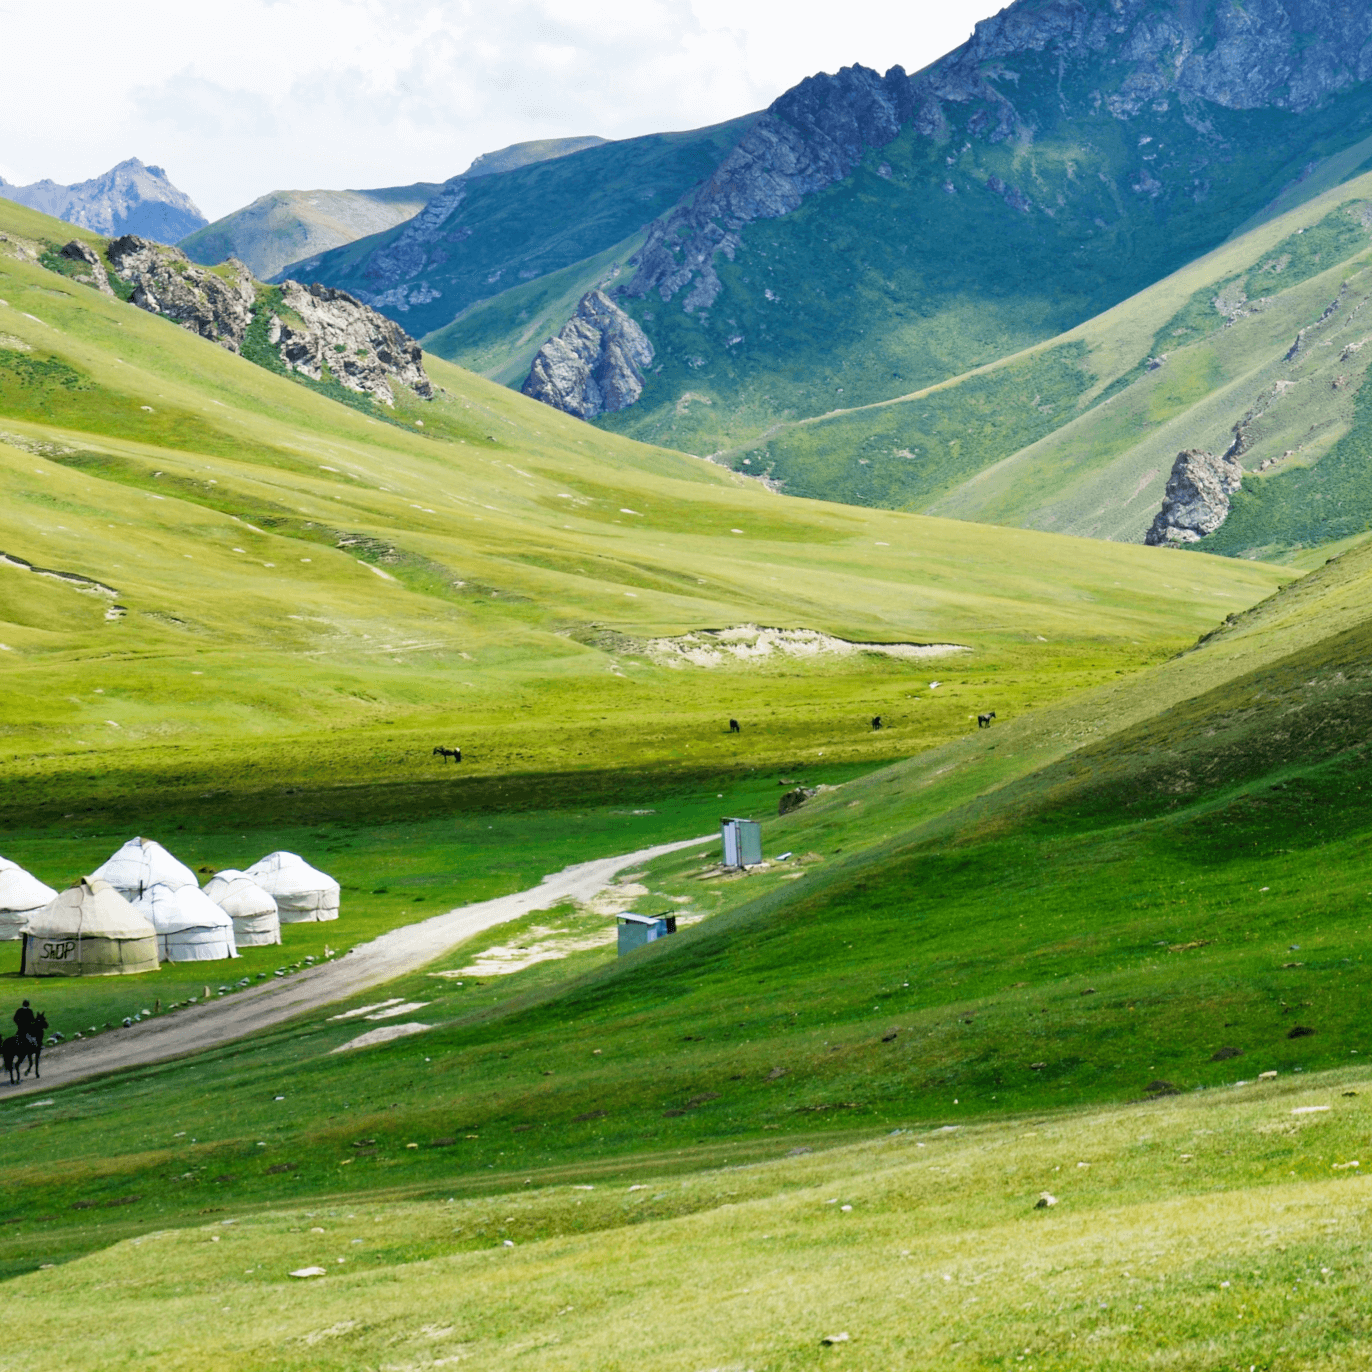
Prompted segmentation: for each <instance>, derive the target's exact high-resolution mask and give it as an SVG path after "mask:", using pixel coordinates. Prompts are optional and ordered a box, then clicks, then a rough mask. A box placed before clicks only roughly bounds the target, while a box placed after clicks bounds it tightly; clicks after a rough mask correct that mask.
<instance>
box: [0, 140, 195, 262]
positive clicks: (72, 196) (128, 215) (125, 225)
mask: <svg viewBox="0 0 1372 1372" xmlns="http://www.w3.org/2000/svg"><path fill="white" fill-rule="evenodd" d="M0 197H3V198H4V199H6V200H13V201H15V202H16V203H18V204H20V205H27V206H28V207H29V208H30V209H35V210H39V211H41V212H42V213H43V214H49V215H52V216H53V217H54V218H57V219H65V220H66V221H67V222H68V223H69V224H78V225H80V226H81V228H83V229H91V230H93V231H94V232H95V233H102V234H105V235H107V236H109V237H117V236H118V235H119V234H124V233H136V234H140V235H142V237H144V238H152V239H155V240H156V241H157V242H159V243H175V242H176V240H177V239H178V238H184V237H185V236H186V235H187V234H188V233H191V232H193V231H194V230H196V229H199V228H201V227H202V226H203V225H204V224H205V216H204V215H203V214H201V213H200V211H199V210H198V209H197V208H196V207H195V204H194V202H193V201H192V200H191V198H190V196H188V195H187V194H186V193H185V192H184V191H179V190H177V189H176V187H175V186H173V185H172V183H171V182H170V181H169V180H168V179H167V173H166V172H164V171H163V170H162V168H161V167H150V166H146V165H145V164H144V163H142V162H140V161H139V160H138V159H137V158H136V157H130V158H129V159H128V160H127V161H125V162H120V163H119V164H118V165H117V166H115V167H111V168H110V170H109V171H107V172H106V173H105V174H104V175H103V176H96V177H92V178H91V179H90V180H89V181H78V182H77V183H76V184H75V185H72V186H59V185H58V184H57V183H56V182H55V181H35V182H34V183H33V184H32V185H30V186H12V185H10V183H9V182H8V181H6V180H5V179H4V178H3V177H0Z"/></svg>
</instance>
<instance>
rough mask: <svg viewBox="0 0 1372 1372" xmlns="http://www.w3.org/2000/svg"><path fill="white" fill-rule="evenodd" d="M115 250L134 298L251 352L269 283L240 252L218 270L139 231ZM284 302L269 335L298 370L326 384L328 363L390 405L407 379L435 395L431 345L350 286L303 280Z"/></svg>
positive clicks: (289, 285) (285, 288)
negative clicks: (427, 367) (428, 361)
mask: <svg viewBox="0 0 1372 1372" xmlns="http://www.w3.org/2000/svg"><path fill="white" fill-rule="evenodd" d="M107 251H108V256H109V260H110V265H111V266H112V267H113V268H114V270H115V273H116V275H118V277H119V278H120V280H122V281H126V282H128V283H129V284H130V285H131V286H132V287H133V295H132V297H131V300H132V303H133V304H135V305H137V306H138V307H139V309H143V310H148V311H149V312H150V313H152V314H160V315H162V316H163V317H164V318H167V319H171V320H174V321H175V322H176V323H178V324H180V325H181V327H182V328H184V329H189V330H190V331H191V332H192V333H196V334H199V335H200V337H201V338H207V339H210V340H211V341H212V342H215V343H218V344H219V345H220V346H221V347H224V348H227V349H228V350H229V351H230V352H234V353H236V352H241V351H242V348H243V341H244V339H245V338H246V337H247V333H248V329H249V328H250V327H251V325H252V323H253V320H254V319H255V318H256V316H257V314H258V312H259V310H260V309H261V308H263V306H262V304H261V303H260V301H259V296H258V290H259V283H258V282H257V281H255V280H254V279H253V274H252V273H251V272H250V271H249V270H248V269H247V267H245V266H244V265H243V264H242V263H241V262H239V261H237V260H235V259H234V258H232V257H231V258H230V259H229V260H228V262H226V263H225V264H224V265H223V266H221V267H220V268H218V269H216V270H214V271H211V270H209V269H208V268H205V267H199V266H196V265H195V263H193V262H191V261H190V259H189V258H187V256H186V255H185V253H183V252H182V251H181V250H180V249H179V248H169V247H167V246H165V245H164V244H162V243H153V242H151V241H149V240H148V239H146V238H139V237H137V236H135V235H133V234H126V235H125V236H124V237H123V238H118V239H116V240H115V241H114V242H113V243H111V244H110V246H109V248H108V250H107ZM106 284H107V285H108V282H107V283H106ZM281 304H282V309H281V310H280V311H279V312H274V313H273V314H272V315H271V318H270V320H269V321H268V327H267V341H268V342H269V343H270V344H271V345H272V347H274V348H276V349H277V352H278V354H279V356H280V358H281V361H282V362H283V363H284V364H285V366H286V367H287V368H288V369H289V370H291V371H295V372H299V373H300V374H301V375H302V376H308V377H310V378H311V379H312V380H314V381H320V380H322V379H323V378H324V375H325V372H326V369H327V372H328V374H329V375H330V376H332V377H333V378H334V379H335V380H336V381H338V382H339V383H340V384H342V385H343V386H346V387H347V388H348V390H350V391H357V392H358V393H359V394H362V395H370V396H372V397H373V398H374V399H376V400H379V401H380V402H381V403H382V404H383V405H394V404H395V390H394V387H395V386H397V385H399V386H404V387H407V388H408V389H410V390H412V391H413V392H414V393H415V394H416V395H417V396H419V397H420V398H421V399H423V400H429V399H431V398H432V396H433V385H432V383H431V382H430V380H429V378H428V375H427V374H426V373H425V371H424V354H423V350H422V349H421V348H420V346H419V344H418V343H416V342H415V340H414V339H413V338H411V337H410V335H409V334H407V333H406V332H405V330H404V329H402V328H401V327H400V325H399V324H397V323H395V321H394V320H391V319H387V318H386V316H385V315H383V314H378V313H377V312H376V311H375V310H373V309H372V308H370V306H367V305H364V304H362V303H361V301H358V300H354V299H353V297H352V296H350V295H348V294H347V293H346V292H344V291H337V290H333V289H332V288H331V287H328V286H318V285H314V286H302V285H301V284H300V283H299V282H298V281H287V282H285V283H284V284H283V285H282V286H281ZM282 315H288V316H289V318H282Z"/></svg>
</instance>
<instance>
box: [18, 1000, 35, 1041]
mask: <svg viewBox="0 0 1372 1372" xmlns="http://www.w3.org/2000/svg"><path fill="white" fill-rule="evenodd" d="M35 1018H36V1017H35V1015H34V1013H33V1011H32V1010H31V1009H30V1008H29V1003H28V1001H25V1002H24V1003H23V1004H22V1005H21V1006H20V1007H19V1008H18V1009H17V1010H16V1011H15V1012H14V1027H15V1031H16V1032H17V1033H18V1035H19V1038H20V1041H21V1042H22V1041H24V1040H27V1039H28V1038H29V1037H30V1036H31V1035H32V1033H33V1021H34V1019H35Z"/></svg>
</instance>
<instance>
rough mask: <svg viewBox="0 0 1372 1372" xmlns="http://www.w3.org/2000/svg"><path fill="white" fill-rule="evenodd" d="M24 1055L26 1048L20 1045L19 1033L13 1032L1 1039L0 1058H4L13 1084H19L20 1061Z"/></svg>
mask: <svg viewBox="0 0 1372 1372" xmlns="http://www.w3.org/2000/svg"><path fill="white" fill-rule="evenodd" d="M23 1056H24V1050H23V1049H22V1048H21V1047H20V1046H19V1035H18V1034H11V1035H10V1036H9V1038H7V1039H0V1058H3V1059H4V1063H5V1072H6V1074H7V1075H8V1077H9V1079H10V1085H11V1086H18V1085H19V1063H20V1062H21V1060H22V1059H23Z"/></svg>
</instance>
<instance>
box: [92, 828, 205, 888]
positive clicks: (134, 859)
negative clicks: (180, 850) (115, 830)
mask: <svg viewBox="0 0 1372 1372" xmlns="http://www.w3.org/2000/svg"><path fill="white" fill-rule="evenodd" d="M91 876H92V877H99V879H100V880H101V881H107V882H109V884H110V885H111V886H113V887H114V889H115V890H116V891H118V892H119V894H120V895H121V896H123V897H124V899H125V900H137V899H138V898H139V897H140V896H141V895H142V894H143V893H144V891H146V890H148V889H149V887H152V886H158V885H162V886H170V887H171V888H172V890H176V889H177V888H178V887H181V886H194V887H196V888H199V886H200V883H199V882H198V881H197V880H196V879H195V873H194V872H192V871H191V869H190V868H189V867H187V866H186V864H185V863H184V862H178V861H177V860H176V859H175V858H174V857H172V855H171V854H170V853H169V852H167V850H166V849H165V848H164V847H163V846H162V845H161V844H160V843H155V842H154V841H153V840H152V839H150V838H131V839H130V840H129V841H128V842H127V843H126V844H125V845H124V846H123V847H122V848H121V849H120V850H119V851H118V852H117V853H115V854H114V855H113V856H112V857H110V858H109V859H108V860H107V861H106V862H104V863H102V864H101V865H100V866H99V867H97V868H96V869H95V871H93V872H92V873H91Z"/></svg>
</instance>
